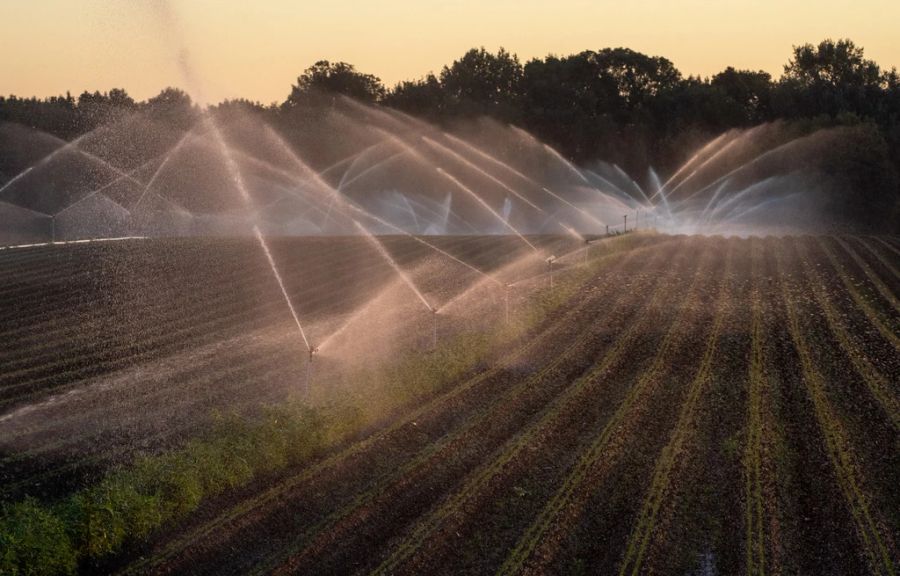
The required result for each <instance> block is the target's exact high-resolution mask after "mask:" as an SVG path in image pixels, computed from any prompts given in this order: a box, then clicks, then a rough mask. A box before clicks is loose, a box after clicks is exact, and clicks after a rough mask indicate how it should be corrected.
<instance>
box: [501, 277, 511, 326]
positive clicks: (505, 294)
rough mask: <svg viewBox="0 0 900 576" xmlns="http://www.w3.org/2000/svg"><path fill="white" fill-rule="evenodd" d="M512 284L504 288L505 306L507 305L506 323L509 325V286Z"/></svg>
mask: <svg viewBox="0 0 900 576" xmlns="http://www.w3.org/2000/svg"><path fill="white" fill-rule="evenodd" d="M510 286H512V285H511V284H507V285H506V288H505V290H504V296H503V299H504V306H505V307H506V324H507V325H509V288H510Z"/></svg>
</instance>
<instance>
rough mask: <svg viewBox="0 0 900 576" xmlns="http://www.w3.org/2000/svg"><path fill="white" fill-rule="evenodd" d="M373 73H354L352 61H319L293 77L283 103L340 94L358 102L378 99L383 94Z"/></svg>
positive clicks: (293, 104)
mask: <svg viewBox="0 0 900 576" xmlns="http://www.w3.org/2000/svg"><path fill="white" fill-rule="evenodd" d="M385 92H386V91H385V88H384V85H383V84H382V83H381V80H380V79H379V78H378V77H377V76H373V75H371V74H363V73H361V72H357V71H356V68H354V67H353V65H352V64H347V63H346V62H335V63H331V62H329V61H328V60H319V61H318V62H316V63H315V64H313V65H312V66H310V67H309V68H307V69H306V70H305V71H304V72H303V74H301V75H300V77H299V78H297V83H296V84H295V85H294V86H293V87H292V89H291V94H290V95H289V96H288V98H287V101H286V102H285V105H286V106H288V107H291V106H298V105H302V104H313V103H317V102H321V101H322V99H323V98H331V97H333V95H335V94H341V95H344V96H349V97H350V98H355V99H357V100H360V101H362V102H368V103H372V102H378V101H379V100H381V99H382V98H383V97H384V95H385Z"/></svg>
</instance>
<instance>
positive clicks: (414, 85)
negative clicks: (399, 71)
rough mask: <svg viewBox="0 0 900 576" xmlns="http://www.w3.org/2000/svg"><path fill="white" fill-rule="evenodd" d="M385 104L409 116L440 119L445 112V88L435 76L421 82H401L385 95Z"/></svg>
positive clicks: (429, 75) (428, 76) (427, 77)
mask: <svg viewBox="0 0 900 576" xmlns="http://www.w3.org/2000/svg"><path fill="white" fill-rule="evenodd" d="M383 102H384V104H385V105H387V106H390V107H392V108H396V109H398V110H402V111H404V112H407V113H409V114H414V115H416V116H421V117H423V118H429V119H431V120H437V119H439V118H440V117H441V116H442V115H443V114H444V112H445V107H446V106H445V103H444V87H443V86H442V85H441V83H440V81H439V80H438V79H437V77H436V76H435V75H434V74H428V75H427V76H426V77H425V78H422V79H421V80H414V81H403V82H399V83H398V84H397V85H396V86H395V87H394V89H393V90H391V91H390V92H389V93H387V94H386V95H385V98H384V100H383Z"/></svg>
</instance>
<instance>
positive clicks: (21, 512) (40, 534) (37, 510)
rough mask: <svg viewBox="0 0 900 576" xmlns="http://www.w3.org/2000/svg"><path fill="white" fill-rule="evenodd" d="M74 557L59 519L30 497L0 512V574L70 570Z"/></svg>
mask: <svg viewBox="0 0 900 576" xmlns="http://www.w3.org/2000/svg"><path fill="white" fill-rule="evenodd" d="M76 562H77V557H76V554H75V549H74V548H73V546H72V542H71V540H70V539H69V537H68V535H67V534H66V526H65V523H64V522H63V520H62V519H60V518H59V517H58V516H57V515H55V514H54V513H53V512H52V511H51V510H50V509H48V508H46V507H44V506H42V505H41V504H39V503H38V502H37V501H36V500H34V499H33V498H26V499H25V500H23V501H21V502H16V503H15V504H11V505H6V506H4V507H3V509H2V515H0V574H4V575H10V576H32V575H34V576H38V575H43V574H72V573H74V572H75V568H76Z"/></svg>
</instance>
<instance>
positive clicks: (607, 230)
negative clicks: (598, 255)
mask: <svg viewBox="0 0 900 576" xmlns="http://www.w3.org/2000/svg"><path fill="white" fill-rule="evenodd" d="M606 235H607V236H609V224H607V225H606Z"/></svg>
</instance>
